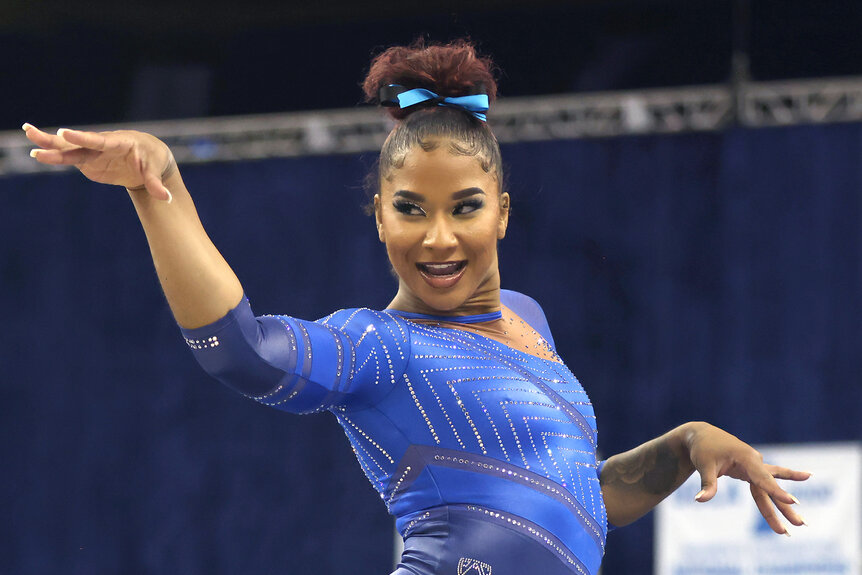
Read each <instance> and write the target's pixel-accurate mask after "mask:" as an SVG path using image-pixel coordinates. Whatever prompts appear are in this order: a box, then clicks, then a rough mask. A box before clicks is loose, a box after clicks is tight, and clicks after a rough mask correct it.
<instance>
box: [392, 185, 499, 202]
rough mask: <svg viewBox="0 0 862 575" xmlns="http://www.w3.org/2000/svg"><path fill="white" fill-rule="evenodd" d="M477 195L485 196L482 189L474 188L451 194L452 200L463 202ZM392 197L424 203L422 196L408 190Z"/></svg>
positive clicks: (399, 191)
mask: <svg viewBox="0 0 862 575" xmlns="http://www.w3.org/2000/svg"><path fill="white" fill-rule="evenodd" d="M479 194H481V195H483V196H484V195H485V192H484V191H483V190H482V188H475V187H474V188H466V189H463V190H459V191H457V192H455V193H454V194H452V199H453V200H463V199H464V198H469V197H470V196H475V195H479ZM393 197H395V198H404V199H406V200H410V201H413V202H424V201H425V196H423V195H422V194H417V193H416V192H411V191H409V190H398V191H397V192H395V194H394V195H393Z"/></svg>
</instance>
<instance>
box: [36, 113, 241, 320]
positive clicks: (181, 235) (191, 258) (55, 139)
mask: <svg viewBox="0 0 862 575" xmlns="http://www.w3.org/2000/svg"><path fill="white" fill-rule="evenodd" d="M24 130H25V133H26V134H27V137H28V138H29V139H30V141H32V142H33V143H34V144H36V145H37V146H39V147H40V148H41V149H39V150H36V151H35V152H34V153H33V154H32V155H33V157H35V158H36V160H38V161H39V162H42V163H45V164H71V165H75V166H76V167H77V168H78V169H79V170H81V172H82V173H83V174H84V175H85V176H86V177H88V178H89V179H91V180H93V181H96V182H100V183H105V184H114V185H120V186H124V187H126V188H127V189H128V188H132V189H129V195H130V196H131V198H132V202H133V203H134V206H135V210H136V211H137V213H138V217H139V218H140V221H141V224H142V225H143V227H144V232H145V233H146V236H147V241H148V242H149V245H150V253H151V254H152V257H153V262H154V264H155V266H156V273H157V274H158V276H159V281H160V282H161V285H162V289H163V290H164V292H165V296H166V297H167V300H168V304H169V305H170V307H171V311H172V312H173V314H174V317H175V318H176V320H177V322H178V323H179V324H180V325H181V326H182V327H185V328H196V327H201V326H203V325H207V324H209V323H212V322H214V321H215V320H217V319H219V318H221V317H223V316H224V315H225V314H226V313H227V312H228V311H230V310H231V309H233V308H234V307H235V306H236V305H237V304H238V303H239V301H240V299H241V298H242V293H243V290H242V286H241V284H240V282H239V280H238V279H237V277H236V275H235V274H234V273H233V271H232V270H231V269H230V266H229V265H228V264H227V262H226V261H225V260H224V258H223V257H222V255H221V254H220V253H219V252H218V250H217V249H216V247H215V245H213V243H212V241H211V240H210V239H209V236H207V233H206V231H205V230H204V228H203V225H202V224H201V222H200V219H199V218H198V214H197V210H195V206H194V202H193V201H192V198H191V196H190V195H189V193H188V190H187V189H186V187H185V184H184V183H183V180H182V177H181V176H180V173H179V170H176V169H174V165H173V162H174V160H173V156H172V155H171V153H170V150H168V148H167V146H166V145H165V144H164V143H163V142H161V141H160V140H158V139H157V138H155V137H154V136H151V135H149V134H144V133H141V132H133V131H118V132H102V133H94V132H81V131H75V130H64V131H62V132H61V135H57V136H54V135H51V134H47V133H45V132H42V131H41V130H39V129H38V128H35V127H34V126H31V125H29V124H25V125H24ZM163 174H164V175H166V177H165V179H164V181H162V175H163Z"/></svg>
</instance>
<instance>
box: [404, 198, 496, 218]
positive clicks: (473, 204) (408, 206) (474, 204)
mask: <svg viewBox="0 0 862 575" xmlns="http://www.w3.org/2000/svg"><path fill="white" fill-rule="evenodd" d="M392 205H393V206H394V207H395V209H396V210H398V211H399V212H401V213H402V214H404V215H407V216H424V215H425V210H423V209H422V208H421V207H419V206H418V205H417V204H414V203H413V202H403V201H402V202H397V201H396V202H393V203H392ZM483 205H484V203H483V202H482V200H466V201H464V202H461V203H460V204H458V205H457V206H455V209H454V210H452V213H453V214H455V215H456V216H457V215H465V214H470V213H472V212H475V211H476V210H478V209H479V208H481V207H482V206H483ZM464 208H471V209H470V210H469V211H466V212H465V211H463V209H464ZM413 210H418V212H419V213H414V212H413Z"/></svg>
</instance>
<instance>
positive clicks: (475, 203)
mask: <svg viewBox="0 0 862 575" xmlns="http://www.w3.org/2000/svg"><path fill="white" fill-rule="evenodd" d="M483 205H485V204H484V203H483V202H482V200H479V199H475V200H466V201H463V202H461V203H460V204H458V205H457V206H455V209H454V210H453V211H452V213H453V214H455V215H456V216H457V215H463V214H469V213H471V212H475V211H476V210H478V209H479V208H481V207H482V206H483Z"/></svg>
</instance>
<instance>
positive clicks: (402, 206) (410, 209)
mask: <svg viewBox="0 0 862 575" xmlns="http://www.w3.org/2000/svg"><path fill="white" fill-rule="evenodd" d="M392 206H393V207H394V208H395V209H396V210H398V211H399V212H401V213H402V214H404V215H407V216H424V215H425V210H423V209H422V208H420V207H419V206H418V205H416V204H414V203H413V202H404V201H395V202H392Z"/></svg>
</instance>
